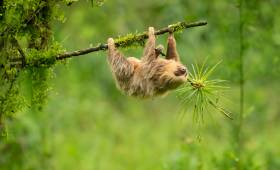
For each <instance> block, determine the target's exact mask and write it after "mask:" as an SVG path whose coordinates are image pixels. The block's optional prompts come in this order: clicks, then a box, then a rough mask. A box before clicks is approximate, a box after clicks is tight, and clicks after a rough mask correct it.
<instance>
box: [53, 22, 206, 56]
mask: <svg viewBox="0 0 280 170" xmlns="http://www.w3.org/2000/svg"><path fill="white" fill-rule="evenodd" d="M206 24H207V22H206V21H198V22H191V23H187V22H178V23H176V24H172V25H169V26H168V27H165V28H162V29H160V30H157V31H155V35H162V34H165V33H168V32H178V31H182V30H184V29H186V28H191V27H197V26H203V25H206ZM147 38H148V32H143V33H139V34H128V35H127V36H124V37H120V38H118V39H116V40H115V43H116V47H122V48H124V47H129V46H132V45H135V44H140V45H143V44H144V43H145V42H144V41H145V39H147ZM107 48H108V45H107V44H99V45H97V46H96V47H91V48H86V49H82V50H77V51H73V52H67V53H64V54H59V55H57V56H56V59H57V60H62V59H65V58H70V57H74V56H80V55H85V54H88V53H91V52H96V51H100V50H106V49H107Z"/></svg>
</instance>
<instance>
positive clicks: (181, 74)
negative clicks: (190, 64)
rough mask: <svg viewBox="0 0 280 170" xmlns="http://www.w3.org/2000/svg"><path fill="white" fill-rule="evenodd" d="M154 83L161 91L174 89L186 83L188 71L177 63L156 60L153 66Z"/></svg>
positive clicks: (160, 59)
mask: <svg viewBox="0 0 280 170" xmlns="http://www.w3.org/2000/svg"><path fill="white" fill-rule="evenodd" d="M154 76H155V77H157V78H153V80H154V83H155V84H157V85H158V86H159V88H161V89H162V90H163V91H164V90H169V89H170V90H171V89H175V88H177V87H178V86H180V85H181V84H183V83H184V82H185V81H187V77H188V70H187V68H186V66H184V65H183V64H182V63H180V62H179V61H175V60H172V59H171V60H168V59H162V58H158V59H157V61H156V65H155V75H154Z"/></svg>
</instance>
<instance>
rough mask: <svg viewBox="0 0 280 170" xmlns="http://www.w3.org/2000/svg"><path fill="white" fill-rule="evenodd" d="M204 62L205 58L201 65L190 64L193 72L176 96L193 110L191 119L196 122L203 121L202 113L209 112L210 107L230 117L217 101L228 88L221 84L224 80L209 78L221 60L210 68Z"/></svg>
mask: <svg viewBox="0 0 280 170" xmlns="http://www.w3.org/2000/svg"><path fill="white" fill-rule="evenodd" d="M205 63H206V60H205V61H204V62H203V64H202V66H201V67H199V66H198V64H195V65H192V71H193V73H189V78H188V83H185V84H184V85H182V87H181V88H179V89H178V90H177V93H178V97H179V98H180V100H181V103H182V105H184V107H186V108H191V109H192V110H193V119H194V121H195V122H197V123H203V121H204V115H205V114H210V109H211V108H213V109H215V110H216V111H219V112H221V113H222V114H224V115H225V116H227V117H228V118H230V119H232V118H231V116H230V115H229V112H228V111H227V110H226V109H224V108H223V107H222V106H220V105H219V103H218V102H219V100H220V97H221V95H222V92H223V90H225V89H227V88H228V87H226V86H223V85H222V84H221V83H223V82H224V80H220V79H212V80H209V76H211V74H212V73H213V71H214V70H215V68H216V67H217V65H218V64H220V63H221V62H218V63H217V64H215V65H214V66H213V67H210V68H209V67H206V66H205Z"/></svg>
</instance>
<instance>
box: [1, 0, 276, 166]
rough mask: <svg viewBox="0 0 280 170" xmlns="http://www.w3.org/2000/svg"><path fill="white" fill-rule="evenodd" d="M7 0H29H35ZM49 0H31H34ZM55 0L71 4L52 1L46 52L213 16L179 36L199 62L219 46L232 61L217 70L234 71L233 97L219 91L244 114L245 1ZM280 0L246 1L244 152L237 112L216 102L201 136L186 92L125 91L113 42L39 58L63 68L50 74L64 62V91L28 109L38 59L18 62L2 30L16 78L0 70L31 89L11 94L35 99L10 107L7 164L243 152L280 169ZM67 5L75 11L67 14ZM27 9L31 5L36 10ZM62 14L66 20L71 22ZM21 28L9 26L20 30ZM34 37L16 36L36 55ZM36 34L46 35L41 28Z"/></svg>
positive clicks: (251, 160) (234, 159) (218, 73)
mask: <svg viewBox="0 0 280 170" xmlns="http://www.w3.org/2000/svg"><path fill="white" fill-rule="evenodd" d="M6 2H8V3H10V2H18V3H24V4H27V3H29V2H31V0H28V1H25V0H24V1H23V0H17V1H16V0H12V1H10V0H7V1H6ZM39 2H40V1H32V4H37V5H38V3H39ZM56 2H57V3H56V5H59V6H60V5H61V6H60V7H61V8H60V10H58V11H56V12H55V10H53V17H54V18H53V19H52V22H51V24H50V25H51V28H52V34H53V38H50V42H49V43H48V48H44V49H39V50H38V51H41V52H42V54H45V53H46V51H49V50H52V48H55V47H50V46H52V44H53V41H58V42H60V43H61V45H63V47H65V48H67V51H72V50H77V49H81V48H84V47H86V46H90V45H89V43H92V44H97V43H98V42H101V41H105V40H106V39H107V38H108V37H114V35H118V34H123V35H124V34H125V33H127V32H131V30H147V28H148V26H154V27H155V28H156V29H158V28H161V27H163V26H166V25H168V24H170V23H174V21H181V20H186V21H190V22H191V21H196V20H201V19H206V20H207V21H208V23H209V24H208V25H207V26H206V27H200V28H195V29H188V30H186V31H184V33H183V34H180V35H179V36H176V40H177V47H178V50H179V54H180V57H181V61H182V62H183V63H184V64H186V65H187V66H191V63H195V61H200V60H203V59H204V57H205V56H209V59H208V61H207V65H209V66H213V65H215V64H216V63H217V62H218V61H220V60H223V63H222V64H220V65H219V66H218V67H217V68H216V69H215V71H214V72H213V73H212V75H211V76H210V77H209V80H211V79H212V78H213V79H216V78H218V79H223V80H227V82H226V84H227V85H229V86H230V90H228V91H227V93H226V94H227V96H226V97H227V98H228V99H229V100H219V104H220V105H221V106H224V107H225V108H228V109H229V110H231V111H232V112H233V113H239V79H240V77H239V70H238V69H239V57H238V56H239V30H238V27H239V15H238V8H237V1H224V0H217V1H204V2H203V3H200V2H197V1H193V0H179V1H178V0H174V1H173V0H172V1H170V0H153V1H151V0H141V1H129V0H121V1H118V0H117V1H106V3H105V4H104V5H103V6H102V7H100V8H96V7H93V8H92V6H91V2H90V0H87V1H78V2H73V3H72V5H69V6H65V7H64V6H63V4H66V1H56ZM68 2H70V1H68ZM32 4H31V3H30V4H29V5H30V6H32ZM279 5H280V1H278V0H271V1H258V0H250V1H245V3H244V7H246V10H245V11H244V17H243V19H244V22H245V25H244V41H245V42H246V48H245V51H244V66H245V69H244V74H245V76H244V78H245V84H244V87H245V88H244V89H245V98H244V103H245V105H244V124H243V128H242V129H243V130H242V132H243V133H242V136H243V138H242V144H243V147H242V150H239V151H240V152H242V156H241V157H239V155H238V154H237V152H236V151H238V147H237V141H236V138H235V133H234V128H236V126H235V123H236V120H237V119H236V118H235V117H234V120H232V121H227V120H225V119H224V117H223V116H220V115H219V114H215V113H216V112H217V111H216V110H213V112H212V111H211V113H213V114H212V116H213V117H214V119H213V120H214V121H205V123H204V124H203V126H202V127H201V128H200V129H199V130H200V131H199V135H200V139H199V140H197V139H196V137H197V131H196V127H195V126H194V124H193V120H192V116H193V115H192V113H193V110H192V109H191V108H190V111H187V112H185V115H184V119H179V120H178V114H179V113H178V112H177V111H179V108H180V105H179V102H180V101H179V99H177V98H176V96H175V94H176V93H170V94H169V95H168V96H166V97H165V98H156V99H153V100H144V101H142V100H135V99H133V98H130V97H126V96H123V95H122V94H121V93H120V92H119V91H118V90H117V89H116V87H115V83H114V80H113V78H112V75H111V73H110V70H109V68H108V65H107V64H106V53H103V52H100V53H93V54H88V55H87V56H85V57H82V58H79V57H77V58H75V59H73V60H72V62H70V63H69V64H68V65H66V66H65V65H52V62H51V61H50V62H47V63H49V64H50V70H48V71H45V70H44V68H48V66H47V65H48V64H47V65H46V66H42V68H41V66H39V68H38V70H39V71H40V70H42V73H40V74H42V75H43V74H48V72H52V71H54V73H55V74H56V75H57V78H55V79H51V77H53V76H54V73H51V76H47V77H48V78H50V80H49V82H48V84H49V85H48V88H50V85H51V87H52V88H54V89H55V91H56V92H55V93H50V94H51V95H50V96H49V99H48V102H47V104H46V105H45V106H44V109H42V111H40V112H39V113H38V110H37V108H38V107H39V106H35V107H36V108H32V109H29V108H26V106H27V107H30V106H31V103H32V96H33V90H32V84H34V83H32V82H33V81H34V80H32V79H33V78H32V74H33V73H32V70H33V69H34V70H35V69H36V66H35V65H34V66H32V67H31V66H30V68H26V69H23V70H21V68H20V67H19V68H13V69H11V67H10V66H9V65H8V64H6V62H7V61H6V59H8V58H9V59H10V58H15V57H19V58H21V55H20V54H19V52H18V49H17V48H16V47H15V46H14V45H13V44H12V43H10V42H7V41H5V43H3V42H4V41H3V39H6V37H7V38H11V37H8V36H7V35H3V36H2V34H1V38H0V39H1V40H0V47H1V48H0V49H1V50H0V51H1V57H0V63H1V64H4V65H5V66H4V67H2V66H1V68H0V72H1V77H2V76H3V75H4V77H5V78H6V79H7V82H5V81H4V80H5V78H1V82H0V83H1V84H0V89H1V96H4V94H8V93H6V92H7V91H6V90H7V89H8V88H9V87H10V82H11V81H10V79H12V78H13V77H14V78H16V83H15V84H16V85H17V86H14V87H15V89H16V88H19V91H18V92H19V93H20V95H19V96H18V97H20V96H24V98H25V99H24V100H13V102H15V103H19V102H24V103H25V104H23V106H24V108H25V109H21V108H19V110H21V111H18V113H17V114H14V113H12V112H9V114H11V115H13V117H14V119H13V121H11V120H10V119H7V117H5V123H6V126H5V127H6V128H7V131H8V132H9V133H8V136H7V137H6V138H5V139H3V138H2V139H1V140H0V153H1V154H0V169H1V170H30V169H36V170H37V169H44V170H45V169H46V170H48V169H52V170H60V169H69V170H72V169H80V170H88V169H94V170H95V169H96V170H124V169H140V170H142V169H145V170H162V169H166V170H167V169H168V170H171V169H172V170H174V169H191V170H197V169H200V170H201V169H202V170H212V169H217V170H228V169H229V170H231V169H237V163H238V162H240V169H244V170H245V169H248V170H251V169H260V170H266V169H267V170H278V169H280V153H279V150H278V149H277V147H276V146H278V144H279V141H280V133H279V128H280V126H279V120H280V117H279V97H278V96H279V95H278V94H279V93H280V89H279V82H280V78H279V42H280V41H279V40H280V39H279V28H280V27H279V26H280V18H279V16H280V10H278V8H279ZM53 7H54V8H56V7H57V6H53ZM26 8H29V7H28V5H27V6H26V7H25V9H26ZM2 9H3V8H2ZM2 9H1V5H0V11H2ZM34 10H35V9H34ZM34 10H32V9H30V11H34ZM62 11H63V12H65V17H63V15H61V12H62ZM18 12H21V11H18ZM0 13H1V12H0ZM21 13H22V15H23V16H28V13H23V12H21ZM11 14H13V13H11ZM29 14H30V13H29ZM15 15H17V14H15ZM2 16H3V15H2ZM0 17H1V16H0ZM17 17H20V16H19V15H17ZM54 20H56V21H54ZM60 20H62V21H65V22H64V23H63V24H61V23H60ZM0 22H1V24H0V27H1V31H0V33H3V32H2V28H3V27H6V26H5V24H2V22H3V20H1V19H0ZM9 22H11V21H9ZM16 28H18V27H16ZM21 28H26V27H21ZM29 28H31V27H29ZM26 29H27V28H26ZM13 30H14V31H13V33H11V35H16V33H17V32H19V31H20V30H17V29H13ZM35 30H36V29H35ZM33 32H34V33H35V32H36V31H33ZM51 37H52V36H51ZM30 38H31V37H30V36H29V34H28V36H23V37H22V36H20V35H18V34H17V36H16V39H17V40H18V41H19V44H20V46H21V48H22V49H23V51H24V52H25V55H26V56H27V57H31V58H32V56H31V55H30V54H29V53H30V52H32V51H33V50H31V49H30V48H29V47H28V44H29V43H28V42H29V39H30ZM36 39H37V38H36ZM36 42H37V43H36V44H38V45H40V38H38V39H37V40H36ZM157 43H162V44H166V36H159V37H158V38H157ZM3 46H4V47H5V48H6V49H5V50H3ZM32 49H33V48H32ZM35 51H36V50H35ZM59 51H60V50H59ZM2 54H3V55H2ZM7 54H9V55H7ZM125 54H130V55H132V56H136V57H138V56H141V55H142V48H137V49H128V51H127V52H126V53H125ZM51 56H52V55H50V56H49V57H50V58H51ZM36 57H37V55H36ZM46 57H47V56H46ZM47 58H48V57H47ZM30 62H32V61H31V60H30ZM54 66H55V67H54ZM194 67H195V65H194ZM199 68H200V67H199ZM53 69H54V70H53ZM191 69H192V68H191V67H190V68H189V70H191ZM4 70H5V74H4ZM2 71H3V72H2ZM38 74H39V73H38ZM192 74H194V73H193V72H192ZM34 77H36V76H34ZM36 81H37V80H36ZM6 83H7V84H6ZM189 84H190V83H189ZM188 86H189V85H188ZM38 89H39V88H38ZM2 91H3V93H2ZM22 93H24V94H22ZM12 98H14V97H12ZM5 99H6V98H5ZM33 104H34V103H33ZM12 107H15V106H12ZM32 107H34V106H32ZM184 107H185V105H184ZM210 107H211V106H210ZM7 109H10V108H8V107H7ZM214 111H215V112H214ZM207 115H208V113H207ZM234 115H235V114H234ZM205 116H206V115H205ZM215 116H217V117H215ZM205 118H206V117H205ZM1 120H2V119H1ZM205 120H206V119H205ZM207 120H208V119H207ZM0 128H3V126H0ZM3 132H4V131H3ZM4 135H6V134H4Z"/></svg>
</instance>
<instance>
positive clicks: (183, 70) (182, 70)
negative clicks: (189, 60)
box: [179, 68, 187, 74]
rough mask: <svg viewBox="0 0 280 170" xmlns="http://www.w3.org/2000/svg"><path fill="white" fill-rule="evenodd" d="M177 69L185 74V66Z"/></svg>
mask: <svg viewBox="0 0 280 170" xmlns="http://www.w3.org/2000/svg"><path fill="white" fill-rule="evenodd" d="M179 71H180V73H181V74H185V73H186V72H187V69H186V68H180V69H179Z"/></svg>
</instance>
